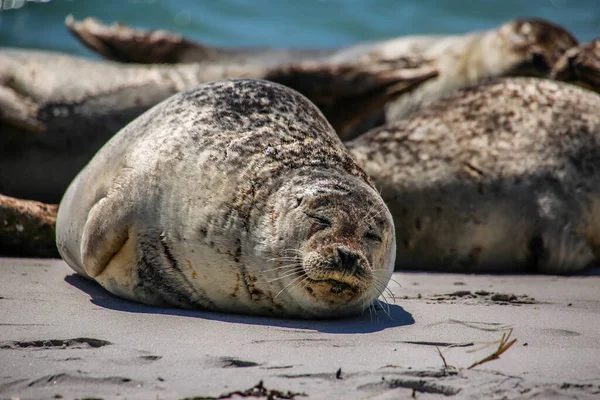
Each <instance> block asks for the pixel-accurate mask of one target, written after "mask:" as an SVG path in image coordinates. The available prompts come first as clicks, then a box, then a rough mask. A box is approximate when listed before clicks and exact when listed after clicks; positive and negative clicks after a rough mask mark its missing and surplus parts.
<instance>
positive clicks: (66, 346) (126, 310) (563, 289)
mask: <svg viewBox="0 0 600 400" xmlns="http://www.w3.org/2000/svg"><path fill="white" fill-rule="evenodd" d="M394 279H395V280H396V281H397V282H398V283H399V284H400V285H401V286H400V285H398V284H395V283H391V284H390V285H389V288H390V289H391V290H392V292H393V293H394V294H395V297H396V299H395V300H392V299H389V298H388V300H389V310H388V309H387V308H388V306H386V305H384V306H383V308H382V309H380V310H378V311H377V312H376V313H369V312H365V313H364V314H363V315H362V316H360V317H356V318H351V319H345V320H336V321H300V320H285V319H270V318H260V317H249V316H239V315H226V314H219V313H212V312H202V311H187V310H177V309H162V308H153V307H148V306H144V305H140V304H136V303H132V302H128V301H125V300H122V299H119V298H116V297H114V296H112V295H110V294H109V293H108V292H106V291H104V290H103V289H102V288H101V287H100V286H98V285H96V284H95V283H93V282H90V281H87V280H85V279H83V278H80V277H79V276H76V275H74V274H73V272H72V271H71V269H70V268H69V267H68V266H67V265H66V264H65V263H64V262H63V261H62V260H42V259H9V258H0V398H11V397H15V398H21V399H45V398H48V399H51V398H61V397H62V398H65V399H70V398H80V399H83V398H105V399H114V398H120V399H125V398H126V399H178V398H185V397H190V398H194V397H202V398H210V397H211V396H212V397H216V398H218V397H219V396H221V395H225V397H223V398H240V397H239V396H237V395H235V394H234V395H232V396H228V393H231V392H235V391H239V392H240V393H243V392H244V391H245V394H261V393H262V395H263V398H266V395H271V396H272V398H281V396H284V397H285V396H288V397H289V398H296V399H304V398H310V399H313V398H315V399H364V398H369V399H403V398H407V399H410V398H417V399H433V398H454V399H464V398H474V399H476V398H482V399H488V398H522V399H529V398H543V399H554V398H556V399H562V398H573V399H575V398H577V399H597V398H600V270H598V269H596V270H593V271H591V272H590V273H588V274H586V275H585V276H574V277H556V276H532V275H525V276H523V275H522V276H515V275H458V274H431V273H395V274H394ZM388 313H389V316H388V315H387V314H388ZM510 328H512V330H513V331H512V335H511V337H510V339H511V340H512V338H516V339H517V341H516V342H515V343H514V344H513V346H512V347H511V348H510V349H508V350H507V351H506V352H505V353H504V354H502V355H501V356H500V358H499V359H498V360H494V361H491V362H488V363H485V364H482V365H478V366H476V367H474V368H473V369H467V367H469V366H470V365H471V364H472V363H473V362H475V361H477V360H480V359H483V358H485V357H486V356H488V355H490V354H492V353H493V352H494V351H495V350H496V349H497V347H498V343H495V344H492V345H491V346H489V347H487V348H486V349H483V350H480V351H477V352H469V351H471V350H476V349H478V348H480V347H482V346H483V345H485V344H490V343H492V342H494V341H498V340H499V339H500V338H501V337H502V335H503V333H504V332H508V330H509V329H510ZM438 348H439V349H440V350H441V352H442V354H443V357H444V358H445V361H446V363H447V365H448V366H447V367H445V366H444V362H443V360H442V358H441V357H440V355H439V354H438V350H437V349H438ZM260 381H262V382H263V385H264V388H255V389H252V388H253V387H254V386H255V385H257V384H258V383H259V382H260ZM288 392H291V393H288ZM294 393H298V394H297V395H295V396H294ZM302 394H305V395H306V397H304V396H303V395H302ZM278 395H279V396H280V397H277V396H278ZM227 396H228V397H227Z"/></svg>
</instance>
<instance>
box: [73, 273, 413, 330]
mask: <svg viewBox="0 0 600 400" xmlns="http://www.w3.org/2000/svg"><path fill="white" fill-rule="evenodd" d="M65 282H67V283H68V284H70V285H72V286H74V287H76V288H78V289H80V290H82V291H84V292H86V293H87V294H89V295H90V296H91V299H90V301H91V302H92V303H93V304H96V305H98V306H100V307H105V308H108V309H111V310H115V311H123V312H131V313H144V314H168V315H178V316H182V317H188V318H202V319H207V320H215V321H223V322H230V323H235V324H250V325H268V326H278V327H285V328H293V329H308V330H315V331H318V332H323V333H332V334H340V333H371V332H378V331H382V330H384V329H388V328H395V327H399V326H405V325H412V324H414V323H415V320H414V319H413V317H412V315H411V314H410V313H408V312H406V311H405V310H404V309H403V308H402V307H400V306H398V305H395V304H386V303H383V304H382V307H378V309H377V310H376V311H371V313H369V311H368V310H367V311H365V312H364V313H363V314H362V315H360V316H356V317H350V318H344V319H338V320H299V319H286V318H275V317H258V316H249V315H236V314H223V313H218V312H212V311H203V310H184V309H178V308H161V307H152V306H148V305H145V304H140V303H135V302H132V301H128V300H125V299H121V298H119V297H117V296H114V295H113V294H111V293H109V292H108V291H106V290H105V289H104V288H103V287H102V286H100V285H99V284H98V283H96V282H93V281H90V280H88V279H85V278H83V277H81V276H79V275H77V274H73V275H68V276H66V277H65Z"/></svg>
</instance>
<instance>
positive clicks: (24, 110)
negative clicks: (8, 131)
mask: <svg viewBox="0 0 600 400" xmlns="http://www.w3.org/2000/svg"><path fill="white" fill-rule="evenodd" d="M3 124H4V125H9V126H11V127H13V128H16V129H17V130H19V131H25V132H30V133H43V132H45V131H46V126H45V125H44V123H42V122H41V121H40V120H39V119H38V105H37V104H35V103H34V102H33V101H32V100H31V99H28V98H27V97H24V96H22V95H21V94H19V93H17V92H16V91H15V90H14V89H12V88H10V87H7V86H3V85H0V126H1V125H3Z"/></svg>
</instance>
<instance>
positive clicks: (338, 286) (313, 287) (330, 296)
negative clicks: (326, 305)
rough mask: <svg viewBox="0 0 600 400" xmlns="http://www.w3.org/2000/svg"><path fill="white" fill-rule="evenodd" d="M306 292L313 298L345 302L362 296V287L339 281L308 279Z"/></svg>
mask: <svg viewBox="0 0 600 400" xmlns="http://www.w3.org/2000/svg"><path fill="white" fill-rule="evenodd" d="M304 290H305V291H306V292H307V293H308V294H310V295H311V296H313V297H316V298H320V299H322V300H328V301H331V302H345V301H349V300H351V299H353V298H356V297H358V296H360V295H361V294H362V292H363V290H361V287H360V286H358V285H353V284H351V283H349V282H344V281H340V280H337V279H331V278H330V279H319V280H317V279H310V278H308V279H307V284H306V286H305V287H304Z"/></svg>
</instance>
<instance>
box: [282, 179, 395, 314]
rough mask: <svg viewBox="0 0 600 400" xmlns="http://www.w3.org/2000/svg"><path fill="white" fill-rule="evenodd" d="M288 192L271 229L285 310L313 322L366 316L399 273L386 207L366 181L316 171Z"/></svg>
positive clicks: (391, 222)
mask: <svg viewBox="0 0 600 400" xmlns="http://www.w3.org/2000/svg"><path fill="white" fill-rule="evenodd" d="M288 187H289V188H290V192H288V193H290V194H292V195H291V196H285V200H284V199H282V201H280V202H279V204H278V207H276V209H275V210H274V217H273V218H272V220H273V221H274V220H276V222H275V223H274V224H273V225H272V227H271V229H272V233H273V234H274V236H275V237H276V238H277V239H278V241H279V243H277V244H276V249H277V250H276V251H275V253H276V255H278V257H276V258H275V261H276V262H277V263H278V264H279V265H281V266H282V267H279V269H275V270H274V273H275V275H277V276H278V277H277V278H275V279H274V280H275V282H279V283H278V288H279V287H280V288H281V289H279V290H281V291H283V292H285V293H283V292H281V293H280V296H281V298H285V299H286V307H288V308H289V307H290V304H289V303H290V301H291V302H293V303H295V305H297V306H298V307H299V308H300V309H301V310H302V311H301V314H304V315H306V316H310V317H315V316H316V317H339V316H344V315H350V314H356V313H360V312H361V311H363V310H364V309H365V308H367V307H368V306H370V305H371V304H372V303H373V302H374V301H375V300H376V299H377V298H378V297H379V296H380V295H381V293H382V292H383V291H384V289H385V288H386V286H387V284H388V282H389V279H390V277H391V274H392V271H393V267H394V261H395V254H396V244H395V234H394V223H393V220H392V216H391V214H390V212H389V210H388V208H387V206H386V205H385V203H384V202H383V200H382V199H381V197H380V196H379V193H377V192H376V191H375V190H374V189H373V188H372V187H371V186H370V185H368V184H367V183H366V182H365V181H363V180H362V179H361V178H359V177H355V176H351V175H347V174H343V173H340V172H337V171H323V172H322V173H316V172H314V171H313V172H312V173H311V175H310V180H307V179H305V177H302V176H297V177H296V178H295V179H292V180H291V181H290V182H289V186H288ZM290 244H292V246H291V247H290ZM282 277H283V278H282ZM278 297H279V296H278Z"/></svg>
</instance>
